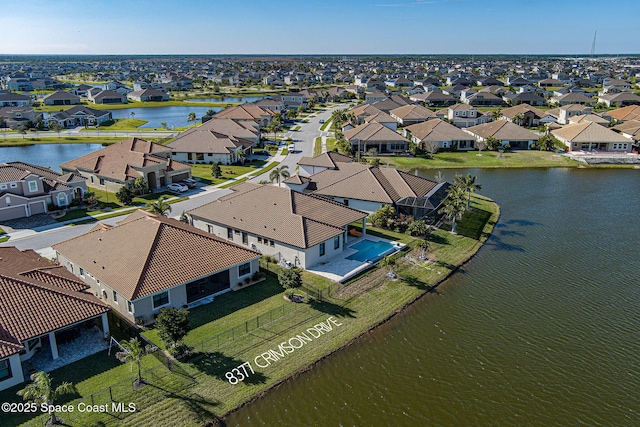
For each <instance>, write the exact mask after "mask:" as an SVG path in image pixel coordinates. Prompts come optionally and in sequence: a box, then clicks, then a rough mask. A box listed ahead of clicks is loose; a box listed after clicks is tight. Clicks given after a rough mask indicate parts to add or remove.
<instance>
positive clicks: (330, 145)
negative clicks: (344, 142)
mask: <svg viewBox="0 0 640 427" xmlns="http://www.w3.org/2000/svg"><path fill="white" fill-rule="evenodd" d="M334 148H336V139H335V138H334V137H332V136H328V137H327V151H333V149H334Z"/></svg>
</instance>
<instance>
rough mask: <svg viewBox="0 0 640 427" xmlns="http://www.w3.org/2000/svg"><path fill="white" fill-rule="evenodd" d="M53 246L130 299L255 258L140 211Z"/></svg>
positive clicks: (223, 242)
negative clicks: (112, 223) (113, 224)
mask: <svg viewBox="0 0 640 427" xmlns="http://www.w3.org/2000/svg"><path fill="white" fill-rule="evenodd" d="M89 247H90V248H91V249H92V250H91V251H87V248H89ZM53 249H55V250H56V251H57V252H59V253H60V254H62V255H64V256H65V257H67V258H68V259H70V260H72V261H73V262H74V263H76V264H77V265H79V266H80V267H82V268H84V269H85V270H86V271H87V272H89V273H91V274H92V275H93V276H95V277H96V278H97V279H99V280H100V281H102V282H104V283H106V284H107V285H108V286H109V287H111V288H113V289H115V290H116V291H117V292H118V293H120V294H122V295H124V296H125V298H127V299H129V300H135V299H138V298H142V297H145V296H148V295H151V294H154V293H156V292H160V291H162V290H166V289H169V288H171V287H173V286H176V285H179V284H182V283H187V282H191V281H193V280H195V279H198V278H200V277H203V276H208V275H211V274H213V273H216V272H219V271H222V270H225V269H227V268H229V267H232V266H234V265H237V264H241V263H244V262H247V261H250V260H252V259H255V258H257V257H258V256H260V254H259V253H257V252H254V251H251V250H249V249H247V248H244V247H242V246H240V245H236V244H233V243H230V242H227V241H226V240H223V239H220V238H218V237H216V236H213V235H211V234H209V233H206V232H204V231H201V230H198V229H196V228H195V227H192V226H190V225H186V224H184V223H182V222H180V221H177V220H175V219H170V218H165V217H162V216H159V215H154V214H151V213H149V212H145V211H140V210H139V211H136V212H135V213H133V214H131V215H130V216H129V217H127V218H126V219H125V220H123V221H120V222H119V223H118V224H117V225H116V226H113V227H110V228H98V227H96V228H94V229H93V230H91V231H89V232H87V233H85V234H83V235H81V236H78V237H75V238H72V239H69V240H66V241H64V242H61V243H57V244H55V245H53Z"/></svg>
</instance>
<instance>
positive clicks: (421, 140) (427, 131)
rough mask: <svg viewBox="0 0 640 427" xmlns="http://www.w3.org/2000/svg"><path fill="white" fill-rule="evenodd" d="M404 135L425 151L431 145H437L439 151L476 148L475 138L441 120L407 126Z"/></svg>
mask: <svg viewBox="0 0 640 427" xmlns="http://www.w3.org/2000/svg"><path fill="white" fill-rule="evenodd" d="M404 133H405V134H404V135H405V136H406V137H407V138H409V139H410V140H411V141H412V142H413V143H414V144H417V145H418V146H419V147H421V148H423V149H424V148H425V147H426V146H427V145H428V144H430V143H434V144H436V145H435V147H437V148H438V149H449V148H454V149H456V150H472V149H473V148H474V147H475V138H474V137H473V136H471V135H469V134H468V133H466V132H463V131H462V130H461V129H459V128H457V127H455V126H453V125H452V124H449V123H447V122H445V121H443V120H440V119H434V120H429V121H426V122H422V123H417V124H415V125H411V126H407V127H406V128H404Z"/></svg>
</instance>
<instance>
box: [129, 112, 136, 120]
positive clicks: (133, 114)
mask: <svg viewBox="0 0 640 427" xmlns="http://www.w3.org/2000/svg"><path fill="white" fill-rule="evenodd" d="M129 115H130V116H131V119H132V120H133V118H134V117H135V116H136V113H134V112H133V111H132V112H130V113H129Z"/></svg>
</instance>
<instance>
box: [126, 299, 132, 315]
mask: <svg viewBox="0 0 640 427" xmlns="http://www.w3.org/2000/svg"><path fill="white" fill-rule="evenodd" d="M127 311H129V313H133V304H131V301H127Z"/></svg>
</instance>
